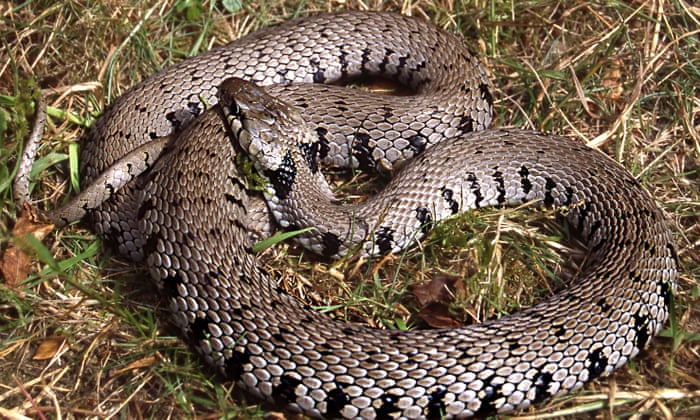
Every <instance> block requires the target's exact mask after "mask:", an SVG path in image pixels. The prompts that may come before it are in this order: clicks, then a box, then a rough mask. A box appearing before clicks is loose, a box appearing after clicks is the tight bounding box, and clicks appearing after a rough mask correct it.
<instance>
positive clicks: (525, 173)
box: [518, 165, 532, 203]
mask: <svg viewBox="0 0 700 420" xmlns="http://www.w3.org/2000/svg"><path fill="white" fill-rule="evenodd" d="M518 175H520V188H522V189H523V192H524V193H525V197H523V203H524V202H526V201H527V195H528V194H529V193H530V191H532V182H530V179H529V178H528V177H529V176H530V171H529V170H528V169H527V166H525V165H522V166H521V167H520V170H519V171H518Z"/></svg>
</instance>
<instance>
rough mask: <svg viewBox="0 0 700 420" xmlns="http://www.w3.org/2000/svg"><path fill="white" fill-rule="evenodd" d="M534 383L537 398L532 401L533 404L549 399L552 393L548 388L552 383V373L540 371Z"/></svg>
mask: <svg viewBox="0 0 700 420" xmlns="http://www.w3.org/2000/svg"><path fill="white" fill-rule="evenodd" d="M532 383H533V385H534V387H535V398H534V399H533V401H532V402H533V403H537V402H540V401H543V400H545V399H546V398H548V397H549V394H550V392H549V390H548V388H549V385H550V384H551V383H552V374H551V373H549V372H544V371H543V370H540V371H539V372H538V373H537V376H536V377H535V379H534V380H533V381H532Z"/></svg>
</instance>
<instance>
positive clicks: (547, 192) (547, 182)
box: [544, 177, 557, 207]
mask: <svg viewBox="0 0 700 420" xmlns="http://www.w3.org/2000/svg"><path fill="white" fill-rule="evenodd" d="M556 186H557V183H556V182H554V180H553V179H552V178H549V177H547V178H545V179H544V205H545V206H546V207H552V206H553V205H554V196H553V195H552V190H553V189H554V188H556Z"/></svg>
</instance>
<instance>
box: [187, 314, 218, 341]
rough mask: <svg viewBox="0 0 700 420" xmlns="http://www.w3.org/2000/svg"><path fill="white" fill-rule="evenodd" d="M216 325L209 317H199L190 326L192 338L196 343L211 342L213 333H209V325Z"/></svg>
mask: <svg viewBox="0 0 700 420" xmlns="http://www.w3.org/2000/svg"><path fill="white" fill-rule="evenodd" d="M213 323H215V322H214V320H213V319H211V317H210V316H209V315H204V317H203V318H202V317H197V318H195V320H194V321H193V322H192V323H191V324H190V337H191V338H192V340H194V341H195V342H199V341H206V340H209V337H210V336H211V333H210V332H209V324H213Z"/></svg>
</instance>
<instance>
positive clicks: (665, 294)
mask: <svg viewBox="0 0 700 420" xmlns="http://www.w3.org/2000/svg"><path fill="white" fill-rule="evenodd" d="M658 286H659V294H660V295H661V297H662V298H663V300H664V305H665V306H666V307H667V308H670V307H671V284H670V283H669V282H667V281H663V280H662V281H661V282H659V285H658Z"/></svg>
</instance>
